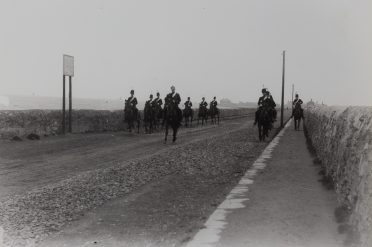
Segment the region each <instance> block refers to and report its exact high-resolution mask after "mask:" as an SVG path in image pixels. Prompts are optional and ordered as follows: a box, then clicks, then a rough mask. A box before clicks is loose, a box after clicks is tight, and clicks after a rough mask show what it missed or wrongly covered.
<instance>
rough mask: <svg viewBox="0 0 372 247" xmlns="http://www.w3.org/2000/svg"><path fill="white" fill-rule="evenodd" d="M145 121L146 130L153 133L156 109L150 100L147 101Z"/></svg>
mask: <svg viewBox="0 0 372 247" xmlns="http://www.w3.org/2000/svg"><path fill="white" fill-rule="evenodd" d="M143 121H144V126H145V132H146V133H149V134H151V133H152V132H153V129H154V125H155V110H154V108H153V107H152V105H151V103H150V102H146V104H145V108H144V110H143Z"/></svg>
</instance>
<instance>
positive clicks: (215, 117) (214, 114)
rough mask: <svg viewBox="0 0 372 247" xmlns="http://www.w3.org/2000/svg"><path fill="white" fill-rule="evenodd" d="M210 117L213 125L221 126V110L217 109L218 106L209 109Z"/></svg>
mask: <svg viewBox="0 0 372 247" xmlns="http://www.w3.org/2000/svg"><path fill="white" fill-rule="evenodd" d="M209 116H210V117H211V123H212V124H220V110H219V109H218V108H217V106H214V107H211V108H210V109H209Z"/></svg>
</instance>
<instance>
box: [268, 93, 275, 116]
mask: <svg viewBox="0 0 372 247" xmlns="http://www.w3.org/2000/svg"><path fill="white" fill-rule="evenodd" d="M269 107H270V111H271V116H272V122H274V121H276V110H275V107H276V104H275V101H274V99H273V96H271V94H269Z"/></svg>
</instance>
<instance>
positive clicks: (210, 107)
mask: <svg viewBox="0 0 372 247" xmlns="http://www.w3.org/2000/svg"><path fill="white" fill-rule="evenodd" d="M216 108H217V101H216V96H214V97H213V100H212V101H211V103H210V104H209V109H216Z"/></svg>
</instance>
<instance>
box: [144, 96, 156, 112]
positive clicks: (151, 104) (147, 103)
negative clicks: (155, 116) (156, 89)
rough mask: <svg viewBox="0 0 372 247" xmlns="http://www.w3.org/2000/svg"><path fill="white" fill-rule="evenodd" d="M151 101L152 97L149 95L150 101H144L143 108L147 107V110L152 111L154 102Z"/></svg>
mask: <svg viewBox="0 0 372 247" xmlns="http://www.w3.org/2000/svg"><path fill="white" fill-rule="evenodd" d="M152 99H153V95H152V94H150V99H149V100H147V101H146V103H145V108H146V107H149V109H152V108H153V107H154V104H153V102H154V101H153V100H152Z"/></svg>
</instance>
